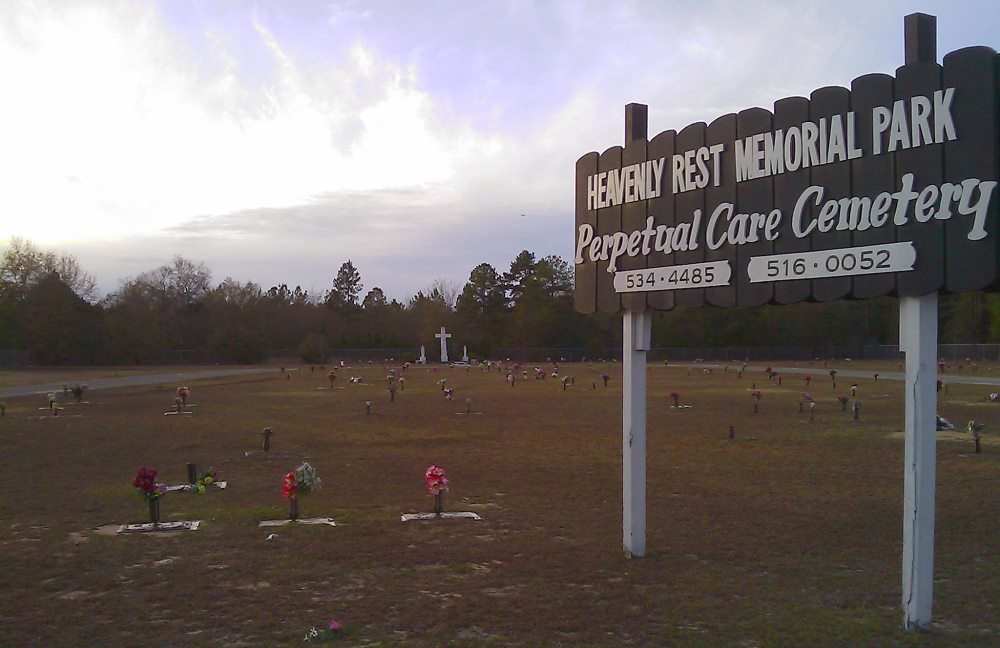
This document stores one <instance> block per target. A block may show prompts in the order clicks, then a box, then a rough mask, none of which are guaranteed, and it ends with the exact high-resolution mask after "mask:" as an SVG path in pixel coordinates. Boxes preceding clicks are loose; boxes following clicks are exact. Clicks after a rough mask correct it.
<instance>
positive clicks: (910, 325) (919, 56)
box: [899, 13, 938, 630]
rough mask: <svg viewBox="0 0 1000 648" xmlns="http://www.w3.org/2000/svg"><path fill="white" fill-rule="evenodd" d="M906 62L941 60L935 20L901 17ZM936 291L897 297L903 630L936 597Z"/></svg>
mask: <svg viewBox="0 0 1000 648" xmlns="http://www.w3.org/2000/svg"><path fill="white" fill-rule="evenodd" d="M903 33H904V38H903V41H904V50H905V62H906V63H907V64H913V63H934V62H936V61H937V19H936V18H935V17H934V16H929V15H927V14H921V13H914V14H910V15H908V16H906V17H905V18H904V19H903ZM937 324H938V296H937V292H933V293H930V294H928V295H923V296H920V297H900V299H899V347H900V350H901V351H903V352H904V353H905V354H906V386H905V390H906V392H905V398H906V405H905V407H906V416H905V441H904V448H903V592H902V594H903V597H902V598H903V601H902V602H903V628H904V629H906V630H916V629H920V628H926V627H927V626H928V625H929V624H930V622H931V607H932V602H933V598H934V490H935V485H936V480H937V476H936V467H937V466H936V462H937V418H936V417H937V342H938V330H937Z"/></svg>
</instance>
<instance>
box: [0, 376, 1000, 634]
mask: <svg viewBox="0 0 1000 648" xmlns="http://www.w3.org/2000/svg"><path fill="white" fill-rule="evenodd" d="M886 370H889V367H888V366H886ZM603 371H608V373H610V374H611V375H612V379H611V382H610V385H609V387H608V388H607V389H605V388H603V387H602V386H601V381H600V378H599V375H600V374H601V373H602V372H603ZM324 373H325V372H321V371H319V370H317V371H316V372H315V373H310V372H309V370H308V367H305V368H304V369H303V370H302V371H300V372H298V373H296V374H295V375H294V376H293V378H292V379H291V380H287V379H284V378H283V377H281V376H280V374H279V373H278V371H277V370H275V373H274V374H273V375H269V376H264V377H253V378H251V377H241V378H233V379H215V380H209V381H203V382H200V383H193V384H191V387H192V398H191V401H192V402H193V403H195V404H197V405H198V407H197V408H195V414H194V415H193V416H190V417H178V416H163V415H162V412H163V410H164V409H166V407H167V406H168V405H169V403H170V402H171V401H172V397H173V389H174V388H175V387H176V385H165V386H162V387H139V388H131V389H120V390H95V391H93V392H91V393H90V394H88V400H89V401H91V402H90V403H89V404H84V405H67V408H66V410H65V411H64V413H65V414H80V415H81V416H79V417H70V416H64V417H60V418H59V419H47V420H31V419H28V418H26V417H27V416H28V415H35V414H39V413H41V412H38V411H37V410H36V408H37V407H38V406H39V405H40V403H38V402H37V397H36V398H34V399H8V410H7V414H8V416H7V418H5V419H0V442H2V448H3V449H2V452H0V545H2V575H0V583H2V591H3V595H2V599H0V645H4V646H29V645H30V646H35V645H46V646H80V645H93V646H107V645H118V646H133V645H157V646H201V645H204V646H223V645H227V646H240V645H247V646H249V645H253V646H258V645H261V646H273V645H286V644H287V645H292V644H295V643H299V642H301V639H302V637H303V635H304V634H305V632H306V630H307V629H308V628H309V627H310V626H311V625H314V624H320V623H322V622H324V621H325V620H328V619H330V618H337V619H339V620H341V621H343V622H345V623H346V624H347V626H348V637H347V638H346V640H345V643H346V644H351V645H378V644H381V645H384V646H396V645H421V646H423V645H439V644H447V645H456V646H489V645H498V646H499V645H520V646H559V645H566V646H580V645H584V646H586V645H594V646H621V645H637V646H659V645H679V646H687V645H690V646H720V645H721V646H727V645H732V646H757V645H759V646H788V645H796V646H806V645H809V646H824V645H831V646H840V645H879V646H883V645H903V646H909V645H921V646H924V645H948V646H953V645H969V646H982V645H991V644H993V645H995V644H998V643H1000V610H998V601H1000V556H998V555H997V551H996V549H997V538H1000V499H998V497H997V492H998V491H997V486H998V483H997V482H998V475H1000V445H998V444H997V443H996V441H995V440H994V439H996V438H997V434H998V433H1000V405H988V404H986V403H985V402H984V398H985V394H986V393H987V392H988V391H990V390H989V389H988V388H983V387H973V386H961V385H954V384H952V385H949V393H948V395H947V396H943V397H942V403H941V405H940V408H939V410H940V411H941V413H943V414H944V415H945V416H947V417H948V418H950V419H951V420H953V421H954V422H955V423H956V424H964V422H965V421H967V420H968V419H969V418H976V419H978V420H980V421H984V422H986V423H987V425H988V427H987V428H986V430H985V432H984V452H983V454H981V455H978V456H977V455H973V454H972V443H971V441H969V440H968V439H967V438H963V437H960V436H956V437H947V438H944V437H943V438H942V439H941V440H940V442H939V444H938V508H937V553H936V558H937V562H936V584H935V609H934V616H935V619H936V623H935V627H934V629H933V631H932V632H930V633H921V634H918V635H913V634H906V633H903V632H902V631H901V630H900V621H901V618H902V614H901V611H900V606H899V598H900V562H901V532H900V527H901V508H902V451H903V448H902V440H901V437H900V436H899V434H898V433H899V431H900V429H901V427H902V423H901V421H902V401H901V394H902V389H901V385H900V383H898V382H888V381H879V382H878V383H877V384H875V383H873V382H872V381H870V380H860V381H859V382H860V383H861V392H860V394H859V396H860V397H861V398H862V400H863V403H864V406H863V409H862V421H861V422H859V423H856V422H854V421H852V420H851V419H850V414H849V413H847V414H845V413H842V412H841V411H840V406H839V405H838V404H837V403H836V402H835V400H834V395H835V394H836V393H837V392H834V391H833V390H832V389H831V388H830V385H829V378H828V376H825V375H824V373H823V371H822V370H821V369H817V371H816V373H815V374H813V375H814V378H815V379H814V381H813V385H812V386H811V387H810V389H809V391H810V392H812V393H813V395H814V396H816V398H817V400H818V401H819V402H818V405H817V408H816V419H817V420H815V421H812V422H810V421H809V420H808V413H806V414H801V415H800V414H798V404H797V403H798V400H799V393H800V392H801V391H804V390H805V388H804V386H803V383H802V380H801V378H799V377H792V376H788V377H786V378H785V380H784V382H783V385H782V387H781V388H778V387H777V386H776V385H773V384H770V383H768V381H767V380H766V379H765V378H764V377H763V376H762V374H761V373H760V369H759V368H758V369H756V370H754V371H752V372H749V373H747V374H746V375H745V376H744V378H743V379H742V380H739V379H737V378H736V376H735V373H733V372H730V373H728V374H723V373H721V372H718V371H716V372H714V373H712V374H704V373H702V372H700V371H699V370H697V369H696V370H693V371H690V372H688V370H685V369H681V368H673V367H664V366H662V365H656V366H651V367H650V380H649V384H650V386H649V397H650V398H649V441H648V462H649V470H648V518H649V523H648V526H649V532H648V547H649V554H648V556H647V557H645V558H643V559H633V560H627V559H625V558H624V557H623V554H622V549H621V379H620V369H619V367H618V366H616V365H610V366H608V367H607V368H605V366H603V365H597V366H594V367H590V366H588V365H568V366H566V367H565V368H564V369H563V373H564V374H572V375H575V376H576V384H575V386H573V387H571V388H570V389H569V390H568V391H565V392H563V391H562V390H561V388H560V385H559V382H558V381H557V380H552V379H551V378H549V379H546V380H544V381H535V380H519V381H518V382H517V384H516V386H515V387H513V388H511V387H510V386H508V385H507V384H506V383H505V382H504V379H503V375H502V374H498V373H496V372H494V373H491V374H483V373H480V372H479V371H478V370H475V369H473V370H469V371H466V370H463V369H447V368H442V369H438V370H431V369H430V368H412V369H410V370H409V371H407V373H406V378H407V385H406V390H405V391H402V392H399V393H398V394H397V398H396V401H397V402H395V403H389V399H388V393H387V392H386V391H385V385H384V381H383V380H382V378H383V377H384V376H385V373H386V372H385V371H384V370H383V369H382V368H381V367H374V368H368V367H367V366H365V367H364V368H355V369H353V370H351V369H345V370H341V371H340V377H339V378H338V380H337V387H338V388H337V389H335V390H333V391H329V390H322V391H321V390H318V389H317V388H318V387H325V386H326V385H327V380H326V378H325V375H324ZM689 373H690V375H689ZM351 374H354V375H363V376H364V377H365V380H366V381H367V384H365V385H348V384H347V377H348V375H351ZM442 377H447V379H448V385H449V386H450V387H453V388H454V389H455V400H454V401H447V400H445V399H444V398H443V397H442V395H441V392H440V388H439V386H438V385H437V384H436V381H437V380H438V379H440V378H442ZM68 379H73V378H72V377H69V378H68ZM43 380H50V378H47V377H46V378H44V379H43ZM52 380H58V379H52ZM74 380H75V379H74ZM754 380H755V381H756V382H757V384H758V387H759V388H762V389H763V390H764V398H763V400H762V401H761V404H760V414H757V415H754V414H753V413H752V409H753V406H752V401H751V399H750V396H749V392H748V389H749V387H750V385H751V382H752V381H754ZM842 380H843V379H842ZM852 381H853V379H851V380H847V381H846V386H847V387H849V384H850V382H852ZM592 382H596V384H597V388H596V389H592V387H591V383H592ZM841 387H842V388H841V389H840V390H838V392H843V391H847V389H846V388H844V385H841ZM672 391H678V392H680V393H681V397H682V402H684V403H690V404H691V405H692V406H693V407H692V408H691V409H683V410H675V409H672V408H671V407H670V399H669V398H668V396H667V395H668V394H669V393H670V392H672ZM467 397H468V398H471V399H472V400H473V408H474V409H475V410H480V411H482V412H483V413H482V414H474V415H471V416H466V415H461V414H456V412H461V411H463V410H464V401H465V398H467ZM365 400H372V401H373V402H374V408H373V413H372V414H371V415H370V416H367V415H365V413H364V401H365ZM42 405H43V404H42ZM729 425H734V426H735V428H736V436H737V440H736V441H730V440H729V439H728V426H729ZM264 426H272V427H274V428H275V430H276V435H275V437H274V439H273V440H272V443H273V445H272V448H273V449H274V450H284V451H288V452H290V453H291V456H290V457H287V458H246V457H244V455H243V452H244V451H245V450H252V449H256V448H258V447H259V446H260V431H261V430H262V429H263V427H264ZM306 458H308V460H309V461H311V462H312V463H313V464H314V465H315V466H316V467H317V469H318V470H319V474H320V476H321V477H322V478H323V480H324V488H323V490H321V491H319V492H317V493H314V494H311V495H309V496H308V497H307V498H305V499H303V501H302V515H303V516H313V515H330V516H332V517H334V518H336V519H337V520H338V522H339V523H340V524H341V526H338V527H336V528H328V527H301V526H300V527H297V528H281V529H278V530H277V533H278V534H279V536H280V538H279V540H278V541H276V542H266V541H265V536H266V535H267V533H268V531H269V530H265V529H259V528H258V527H257V522H258V521H259V520H261V519H264V518H272V517H283V516H284V515H285V513H286V510H287V508H286V503H285V501H284V500H283V499H282V497H281V475H282V474H283V473H284V472H285V471H287V470H289V469H290V468H292V467H293V466H294V465H296V464H297V463H299V462H300V461H301V460H302V459H306ZM189 461H193V462H196V463H197V464H198V465H199V467H201V466H208V465H212V466H214V467H215V468H216V469H217V470H218V472H219V474H220V477H221V478H222V479H227V480H229V482H230V488H229V489H227V490H225V491H212V492H209V493H207V494H205V495H202V496H196V495H191V494H183V493H182V494H171V495H168V496H167V497H166V498H165V499H164V501H163V511H164V517H165V519H168V520H170V519H201V520H204V521H205V522H204V526H203V527H202V529H201V530H199V531H197V532H194V533H183V534H177V535H159V536H155V535H132V536H113V535H103V534H101V533H99V532H97V531H96V529H98V528H99V527H102V526H104V525H109V524H114V523H119V524H120V523H125V522H141V521H144V516H145V510H144V506H143V504H142V502H141V501H140V500H139V499H138V497H137V496H136V495H135V494H134V492H133V491H132V489H131V480H132V477H133V476H134V474H135V471H136V470H137V469H138V468H139V467H140V466H143V465H145V466H149V467H155V468H157V469H159V470H160V475H161V476H162V477H163V478H164V480H165V481H167V482H169V483H181V482H182V481H184V479H185V476H186V473H185V464H186V463H187V462H189ZM430 463H437V464H439V465H442V466H444V467H445V468H446V469H447V473H448V477H449V479H450V480H451V482H452V485H453V488H452V491H451V493H449V494H448V495H447V496H446V499H445V504H446V507H448V508H451V509H453V510H454V509H461V510H474V511H477V512H479V513H480V514H481V515H482V516H483V518H484V519H483V521H481V522H470V521H464V520H455V521H440V522H430V523H412V522H411V523H401V522H399V514H400V513H402V512H407V511H421V510H429V509H430V506H431V501H430V500H431V498H430V497H429V496H427V495H426V494H425V493H424V491H423V479H422V474H423V470H424V469H425V468H426V467H427V465H428V464H430Z"/></svg>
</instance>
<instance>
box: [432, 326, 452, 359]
mask: <svg viewBox="0 0 1000 648" xmlns="http://www.w3.org/2000/svg"><path fill="white" fill-rule="evenodd" d="M434 337H436V338H438V339H440V340H441V362H448V338H450V337H451V333H445V332H444V327H443V326H442V327H441V332H440V333H435V334H434Z"/></svg>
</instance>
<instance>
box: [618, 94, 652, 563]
mask: <svg viewBox="0 0 1000 648" xmlns="http://www.w3.org/2000/svg"><path fill="white" fill-rule="evenodd" d="M646 131H647V108H646V106H645V105H643V104H637V103H630V104H628V105H627V106H625V146H628V144H629V142H632V141H634V140H637V139H646ZM652 323H653V318H652V313H650V312H649V311H648V310H642V311H633V310H631V309H630V310H626V311H625V314H624V316H623V317H622V347H623V348H622V537H623V539H622V544H623V546H624V549H625V555H626V556H631V557H635V558H641V557H642V556H644V555H646V352H647V351H648V350H649V343H650V332H651V330H652Z"/></svg>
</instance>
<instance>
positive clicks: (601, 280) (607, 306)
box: [594, 146, 622, 313]
mask: <svg viewBox="0 0 1000 648" xmlns="http://www.w3.org/2000/svg"><path fill="white" fill-rule="evenodd" d="M621 166H622V147H620V146H612V147H611V148H609V149H608V150H606V151H604V152H603V153H601V157H600V159H599V160H598V161H597V170H598V172H602V171H617V170H618V169H620V168H621ZM621 229H622V208H621V206H620V205H615V206H614V207H605V208H604V209H598V210H597V229H596V230H595V233H594V237H595V238H597V237H598V236H603V235H605V234H614V233H616V232H620V231H621ZM614 278H615V275H614V273H612V272H608V271H607V261H599V262H598V268H597V309H598V310H600V311H601V312H603V313H617V312H618V311H620V310H621V308H622V300H621V295H619V294H618V293H616V292H615V285H614Z"/></svg>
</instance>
